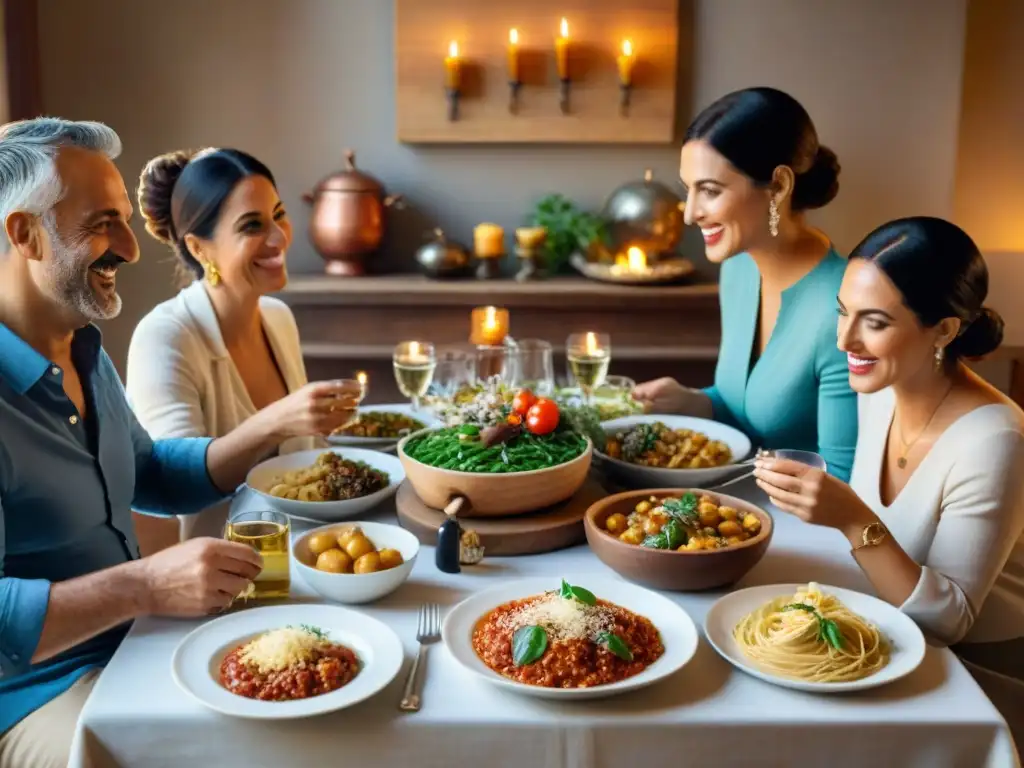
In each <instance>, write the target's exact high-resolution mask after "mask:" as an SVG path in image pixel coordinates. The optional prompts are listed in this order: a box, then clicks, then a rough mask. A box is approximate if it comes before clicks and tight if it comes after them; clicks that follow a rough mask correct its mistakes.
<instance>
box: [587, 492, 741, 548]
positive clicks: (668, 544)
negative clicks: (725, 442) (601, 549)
mask: <svg viewBox="0 0 1024 768" xmlns="http://www.w3.org/2000/svg"><path fill="white" fill-rule="evenodd" d="M603 528H604V530H605V531H606V532H607V533H608V534H610V535H612V536H615V537H616V538H617V539H619V541H622V542H625V543H626V544H632V545H635V546H639V547H648V548H651V549H667V550H675V551H678V552H696V551H700V550H713V549H722V548H724V547H730V546H733V545H736V544H741V543H742V542H744V541H747V540H748V539H751V538H753V537H754V536H756V535H757V534H758V533H760V532H761V520H760V518H759V517H758V516H757V515H755V514H753V513H751V512H742V511H740V510H737V509H736V508H734V507H729V506H725V505H722V504H719V502H718V500H717V499H715V497H713V496H711V495H710V494H702V495H701V496H699V497H698V496H697V494H695V493H686V494H683V495H682V496H670V497H666V498H658V497H657V496H651V497H650V498H648V499H646V500H644V501H641V502H639V503H638V504H637V505H636V506H635V507H634V508H633V511H632V512H630V513H629V514H628V515H624V514H622V513H620V512H617V513H615V514H612V515H609V516H608V517H607V519H605V521H604V524H603Z"/></svg>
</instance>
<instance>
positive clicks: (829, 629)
mask: <svg viewBox="0 0 1024 768" xmlns="http://www.w3.org/2000/svg"><path fill="white" fill-rule="evenodd" d="M821 624H822V626H823V627H824V632H825V639H826V640H827V641H828V644H829V645H831V646H832V647H833V648H835V649H836V650H837V651H841V650H842V649H843V633H842V632H840V631H839V625H838V624H836V623H835V622H834V621H832V620H831V619H822V620H821Z"/></svg>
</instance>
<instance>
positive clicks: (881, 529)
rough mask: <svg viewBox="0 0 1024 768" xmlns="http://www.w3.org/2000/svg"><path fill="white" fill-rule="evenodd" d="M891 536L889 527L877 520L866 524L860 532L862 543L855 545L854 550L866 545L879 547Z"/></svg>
mask: <svg viewBox="0 0 1024 768" xmlns="http://www.w3.org/2000/svg"><path fill="white" fill-rule="evenodd" d="M888 537H889V529H888V528H886V527H885V526H884V525H883V524H882V523H881V522H879V521H878V520H876V521H875V522H873V523H868V524H867V525H865V526H864V530H862V531H861V532H860V544H854V545H853V551H854V552H856V551H857V550H858V549H864V547H877V546H878V545H879V544H881V543H882V542H883V541H885V540H886V539H887V538H888Z"/></svg>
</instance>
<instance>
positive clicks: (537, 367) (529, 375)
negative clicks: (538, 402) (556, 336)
mask: <svg viewBox="0 0 1024 768" xmlns="http://www.w3.org/2000/svg"><path fill="white" fill-rule="evenodd" d="M512 355H513V357H514V358H515V361H516V372H517V374H518V375H517V378H518V383H519V386H520V387H525V388H526V389H529V390H532V391H533V392H534V394H537V395H541V396H543V397H550V396H551V394H552V393H554V391H555V364H554V351H553V349H552V347H551V342H549V341H544V340H542V339H520V340H519V341H518V342H517V343H516V348H515V350H514V351H513V353H512Z"/></svg>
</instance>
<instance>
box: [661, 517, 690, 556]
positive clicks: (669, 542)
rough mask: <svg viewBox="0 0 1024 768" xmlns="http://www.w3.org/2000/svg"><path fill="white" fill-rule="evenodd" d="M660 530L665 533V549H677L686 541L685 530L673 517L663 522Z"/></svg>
mask: <svg viewBox="0 0 1024 768" xmlns="http://www.w3.org/2000/svg"><path fill="white" fill-rule="evenodd" d="M661 532H662V533H663V534H664V535H665V548H666V549H679V547H681V546H683V544H685V543H686V531H685V530H684V529H683V526H682V524H681V523H680V522H679V521H678V520H676V519H675V518H673V519H672V520H669V521H668V522H667V523H665V525H664V526H663V527H662V529H661Z"/></svg>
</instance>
